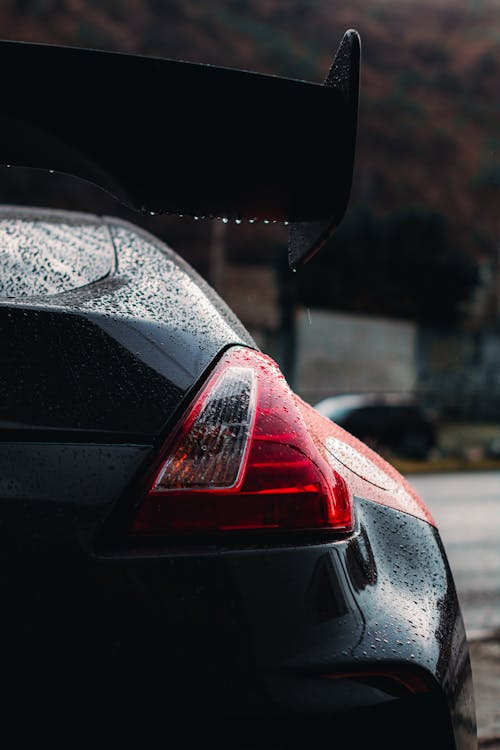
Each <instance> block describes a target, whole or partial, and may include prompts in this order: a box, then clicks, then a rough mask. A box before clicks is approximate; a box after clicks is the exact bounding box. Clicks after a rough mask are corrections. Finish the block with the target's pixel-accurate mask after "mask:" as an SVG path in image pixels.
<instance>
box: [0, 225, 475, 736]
mask: <svg viewBox="0 0 500 750" xmlns="http://www.w3.org/2000/svg"><path fill="white" fill-rule="evenodd" d="M14 214H15V212H14ZM39 215H41V216H43V220H44V221H47V220H48V218H47V215H46V214H44V213H43V212H42V213H41V214H39ZM60 216H61V220H62V221H64V214H61V215H60ZM30 220H31V221H33V220H36V219H34V218H33V216H32V215H31V219H30ZM104 221H105V223H106V226H107V227H108V229H109V232H110V236H111V237H112V240H113V245H114V248H115V250H116V257H117V262H116V269H115V271H114V272H112V273H110V274H109V275H108V276H107V277H106V278H103V279H100V280H97V281H95V282H94V283H91V284H89V285H87V286H83V287H78V288H77V289H74V290H70V291H69V290H66V291H61V292H60V293H57V294H52V295H48V294H43V295H38V296H32V297H29V298H26V297H23V298H20V299H12V300H11V299H9V300H4V301H3V302H1V303H0V326H1V327H2V333H3V347H4V357H3V359H2V368H3V369H2V378H3V383H2V388H3V396H4V398H3V399H2V402H1V403H2V413H1V417H2V422H1V423H0V428H1V436H2V458H1V459H0V467H1V469H2V472H3V477H2V480H3V481H2V482H1V483H0V487H1V488H3V492H2V494H1V495H0V561H1V563H2V564H1V566H0V597H1V600H2V603H3V605H4V611H5V616H4V617H3V618H2V625H1V627H0V635H1V640H0V643H1V644H2V646H1V647H2V680H1V685H2V687H1V693H2V702H1V706H2V709H1V714H2V722H3V726H4V734H5V735H6V736H9V737H11V738H13V737H16V738H22V739H25V740H26V739H27V738H29V739H31V740H34V739H35V738H37V739H39V738H40V737H43V738H45V739H46V738H49V737H50V738H52V739H53V738H57V739H58V740H60V739H67V740H68V739H69V740H71V741H73V739H74V735H75V733H76V731H78V736H79V737H80V738H84V739H85V741H86V742H87V743H88V742H89V741H95V738H96V736H98V737H99V738H100V739H103V738H106V739H107V740H108V741H109V742H113V743H115V744H116V742H118V741H126V740H129V739H130V738H131V737H134V738H135V740H136V741H138V742H139V741H141V742H145V741H148V742H150V743H153V741H155V742H156V741H157V740H158V738H159V737H160V738H165V737H171V736H174V735H175V736H178V734H179V732H181V733H182V738H183V746H184V747H186V748H191V747H193V748H194V747H199V744H200V742H201V741H204V742H205V743H207V742H208V741H210V742H215V743H218V745H219V746H220V747H221V748H224V747H227V748H229V747H231V748H235V747H237V748H248V750H257V748H260V749H262V748H266V750H267V749H269V750H271V749H272V748H276V749H277V748H280V749H281V750H285V748H297V749H298V748H299V747H303V746H304V743H305V742H309V743H311V742H312V743H313V744H314V743H316V744H320V743H321V744H325V743H326V742H330V741H331V739H332V737H335V739H336V741H337V742H338V743H340V744H341V743H344V744H345V743H347V742H348V743H349V746H350V747H353V748H355V747H360V748H361V747H365V746H366V742H367V741H372V742H375V740H376V743H378V745H381V744H382V743H383V745H384V747H386V748H391V747H393V748H396V747H400V746H401V738H402V736H404V738H405V747H407V748H411V747H415V748H417V747H421V746H422V744H425V743H427V744H429V745H430V746H432V742H433V741H438V742H439V745H438V746H439V747H440V750H441V749H443V750H445V749H447V748H450V750H451V749H452V748H459V750H472V748H473V747H474V746H475V744H474V743H475V739H474V737H475V729H474V707H473V701H472V687H471V672H470V663H469V657H468V652H467V647H466V642H465V634H464V628H463V622H462V619H461V615H460V609H459V606H458V600H457V597H456V592H455V589H454V586H453V581H452V578H451V575H450V571H449V567H448V564H447V562H446V556H445V554H444V551H443V548H442V545H441V542H440V539H439V535H438V532H437V530H436V529H435V527H434V525H433V521H432V518H431V517H430V515H429V514H428V512H427V511H426V509H425V506H424V505H423V503H422V502H421V500H420V499H419V498H418V496H417V495H416V494H415V493H413V492H412V491H411V488H409V486H408V485H407V483H406V482H405V480H404V479H403V478H402V477H400V475H399V474H398V473H397V472H396V471H395V470H394V469H392V468H391V467H389V466H388V465H387V464H386V463H385V462H384V461H383V459H381V458H380V457H378V456H377V455H376V454H374V453H373V452H371V451H370V450H369V449H368V448H366V447H363V446H362V445H361V444H360V443H359V441H356V440H355V438H353V437H352V436H349V435H348V434H347V433H345V431H343V430H342V429H341V428H339V427H336V426H335V425H333V424H332V423H331V422H329V421H328V420H327V419H325V418H323V417H321V416H320V415H318V414H317V412H315V411H314V410H313V409H312V408H311V407H308V406H307V405H305V404H303V403H302V402H299V405H300V409H301V413H302V417H303V419H304V420H305V423H306V425H307V426H308V429H309V431H310V434H311V435H312V436H313V438H314V440H315V441H316V442H317V445H318V446H320V447H321V449H322V450H323V451H325V455H326V456H327V457H328V456H329V457H330V458H329V460H330V459H331V460H330V464H331V466H332V468H335V469H336V470H338V471H339V473H340V474H341V476H342V477H343V478H344V479H345V480H346V482H348V485H349V487H350V489H351V492H352V494H353V495H354V497H355V499H354V510H355V527H354V530H353V531H349V532H345V531H343V532H335V533H334V532H330V531H328V532H322V533H318V534H311V533H310V532H307V531H305V532H298V533H295V534H293V535H287V534H281V535H280V534H274V535H273V532H269V533H268V534H266V533H264V532H256V533H253V534H250V535H246V536H240V537H238V536H227V537H224V538H222V537H219V538H218V539H205V540H200V539H194V538H192V539H186V538H184V539H182V540H181V539H179V540H178V541H177V542H172V541H167V540H165V539H163V540H162V539H161V538H153V539H149V540H146V539H141V538H140V537H139V536H138V535H134V534H132V533H130V525H129V526H128V527H127V526H126V525H125V526H124V525H123V524H122V523H118V521H120V522H122V521H123V516H122V511H127V513H128V512H129V510H130V509H133V508H137V506H138V505H139V504H140V502H141V499H142V497H143V496H144V493H145V492H147V490H148V488H149V487H150V485H151V476H152V471H153V469H154V468H155V467H157V466H158V462H160V461H161V460H162V458H163V456H162V450H163V448H164V446H165V441H166V439H167V438H168V437H169V435H171V433H172V430H173V429H174V428H175V426H176V425H177V424H178V422H179V419H180V418H181V417H182V414H183V413H184V412H185V410H186V409H187V407H188V406H189V405H190V404H191V403H192V401H193V399H194V398H195V396H196V394H197V393H198V392H199V389H200V388H201V387H202V385H203V383H204V382H205V380H206V378H207V376H208V374H209V373H210V372H211V370H212V368H213V366H214V364H215V363H216V362H217V361H218V359H219V357H220V356H221V354H222V352H224V351H225V350H226V349H227V348H228V347H230V346H231V345H233V344H235V345H238V346H250V347H254V344H253V341H252V339H251V338H250V337H249V335H248V334H247V333H246V332H245V331H244V329H243V328H242V327H241V325H240V324H239V323H238V321H237V320H236V319H235V318H234V316H233V315H232V314H231V313H230V312H229V311H228V310H227V308H226V307H225V305H224V304H223V303H222V302H221V301H220V300H219V298H218V297H217V296H216V295H215V293H214V292H212V291H210V289H209V288H208V287H207V286H206V284H205V283H204V282H203V281H201V280H199V279H198V277H197V276H196V274H195V273H194V272H193V271H191V270H189V268H188V267H187V266H186V265H185V264H184V263H183V262H182V261H180V260H179V259H178V258H177V257H176V256H175V254H174V253H172V252H171V251H169V250H168V249H166V248H165V247H164V246H163V245H161V243H158V242H157V241H156V240H154V239H153V238H151V237H150V236H149V235H147V234H145V233H143V232H142V231H141V230H136V229H134V228H132V227H131V226H130V225H127V224H123V223H119V222H115V221H114V220H107V219H106V220H104ZM329 440H330V441H332V440H333V441H335V440H336V441H337V442H336V443H332V442H330V443H329V442H328V441H329ZM349 450H350V451H351V452H350V453H349ZM346 451H347V452H346ZM353 456H354V459H353ZM356 456H361V459H362V460H359V461H358V462H357V463H356V460H355V457H356ZM332 462H333V463H332ZM127 513H125V518H127ZM408 726H411V732H410V733H408ZM412 743H413V744H412Z"/></svg>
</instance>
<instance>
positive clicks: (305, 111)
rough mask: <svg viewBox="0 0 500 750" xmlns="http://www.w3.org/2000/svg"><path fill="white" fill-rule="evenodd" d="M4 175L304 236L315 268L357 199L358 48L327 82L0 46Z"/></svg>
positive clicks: (350, 39)
mask: <svg viewBox="0 0 500 750" xmlns="http://www.w3.org/2000/svg"><path fill="white" fill-rule="evenodd" d="M0 61H1V64H2V69H3V70H4V76H3V80H2V97H1V100H0V163H2V164H9V165H15V166H23V167H33V168H37V169H46V170H54V171H58V172H64V173H68V174H72V175H75V176H77V177H80V178H83V179H85V180H88V181H90V182H93V183H95V184H96V185H98V186H100V187H101V188H103V189H105V190H107V191H108V192H109V193H111V194H112V195H113V196H115V197H116V198H117V199H118V200H120V201H121V202H123V203H124V204H125V205H127V206H129V207H131V208H133V209H136V210H141V211H150V212H170V213H178V214H190V215H193V216H200V217H201V216H219V217H228V218H235V219H236V218H238V219H242V220H244V219H266V220H270V221H287V222H289V223H290V224H291V232H290V248H289V251H290V252H289V256H290V262H291V263H292V264H293V265H298V264H300V263H301V262H303V261H305V260H307V259H308V258H309V257H310V256H311V255H312V254H313V252H315V250H316V249H317V248H318V246H319V245H320V244H321V241H323V240H324V239H325V238H326V236H327V235H328V234H329V232H330V231H331V230H332V228H333V227H334V226H336V225H337V224H338V222H339V221H340V219H341V218H342V216H343V214H344V212H345V209H346V206H347V201H348V197H349V192H350V186H351V179H352V169H353V159H354V146H355V138H356V119H357V101H358V82H359V37H358V35H357V33H356V32H354V31H350V32H347V33H346V35H345V37H344V39H343V42H342V44H341V46H340V48H339V52H338V53H337V56H336V58H335V61H334V64H333V66H332V70H331V71H330V73H329V75H328V77H327V79H326V81H325V83H324V84H323V85H321V84H314V83H306V82H303V81H296V80H291V79H286V78H278V77H274V76H266V75H261V74H258V73H249V72H246V71H237V70H232V69H228V68H217V67H212V66H208V65H198V64H194V63H186V62H177V61H173V60H158V59H153V58H147V57H137V56H132V55H123V54H117V53H110V52H100V51H93V50H84V49H77V48H69V47H55V46H48V45H38V44H26V43H19V42H7V41H3V42H0Z"/></svg>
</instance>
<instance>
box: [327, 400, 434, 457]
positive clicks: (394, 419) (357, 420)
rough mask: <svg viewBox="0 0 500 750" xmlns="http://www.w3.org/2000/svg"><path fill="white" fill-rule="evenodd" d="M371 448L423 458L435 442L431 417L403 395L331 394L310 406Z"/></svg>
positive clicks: (416, 403)
mask: <svg viewBox="0 0 500 750" xmlns="http://www.w3.org/2000/svg"><path fill="white" fill-rule="evenodd" d="M314 408H315V409H317V410H318V411H319V413H320V414H323V416H325V417H328V419H331V420H332V421H333V422H336V423H337V424H339V425H341V426H342V427H343V428H344V429H345V430H347V431H348V432H351V433H352V434H353V435H355V436H356V437H358V438H359V439H360V440H362V441H363V442H365V443H368V445H370V446H371V447H372V448H375V449H376V450H380V451H386V452H387V451H390V452H391V453H393V454H395V455H396V456H402V457H405V458H416V459H423V458H427V457H428V455H429V452H430V451H431V450H432V448H433V447H434V446H435V444H436V428H435V424H434V420H433V419H432V418H431V416H430V415H429V414H428V412H426V411H425V410H424V409H423V408H422V407H421V406H420V405H419V403H418V401H417V400H416V399H415V398H414V397H412V396H411V395H407V394H400V393H353V394H345V395H339V396H331V397H330V398H326V399H323V400H322V401H320V402H319V403H317V404H316V405H315V407H314Z"/></svg>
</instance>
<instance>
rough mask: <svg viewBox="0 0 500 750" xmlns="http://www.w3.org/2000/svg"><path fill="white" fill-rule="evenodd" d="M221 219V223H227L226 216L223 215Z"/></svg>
mask: <svg viewBox="0 0 500 750" xmlns="http://www.w3.org/2000/svg"><path fill="white" fill-rule="evenodd" d="M221 221H222V223H223V224H229V219H228V218H227V217H226V216H223V217H222V219H221Z"/></svg>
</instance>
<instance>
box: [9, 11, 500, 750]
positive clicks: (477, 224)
mask: <svg viewBox="0 0 500 750" xmlns="http://www.w3.org/2000/svg"><path fill="white" fill-rule="evenodd" d="M499 19H500V0H420V1H419V2H413V1H412V0H338V1H337V2H321V0H287V2H283V0H232V1H231V0H203V1H202V0H2V3H1V4H0V28H1V29H2V32H1V35H2V36H3V38H5V39H17V40H26V41H35V42H52V43H59V44H67V45H76V46H83V47H91V48H101V49H110V50H116V51H120V52H128V53H141V54H146V55H153V56H159V57H170V58H177V59H184V60H192V61H196V62H205V63H212V64H217V65H224V66H228V67H238V68H245V69H250V70H255V71H260V72H264V73H272V74H279V75H283V76H289V77H293V78H300V79H306V80H310V81H316V82H320V81H322V80H323V78H324V76H325V75H326V73H327V71H328V68H329V66H330V63H331V61H332V59H333V56H334V54H335V50H336V48H337V45H338V43H339V41H340V39H341V37H342V34H343V32H344V31H345V30H346V29H348V28H356V29H358V30H359V32H360V34H361V37H362V44H363V64H362V80H361V106H360V115H359V138H358V151H357V160H356V168H355V175H354V184H353V190H352V200H351V204H350V208H349V210H348V213H347V216H346V219H345V221H344V223H343V224H342V226H341V227H340V229H339V230H338V232H337V233H336V235H335V236H334V237H333V238H332V239H331V240H330V241H329V243H328V245H327V246H326V247H325V248H324V249H323V251H322V252H321V253H320V254H319V255H318V256H317V257H316V258H314V259H313V261H312V262H311V263H310V264H309V265H308V266H307V267H306V268H304V269H302V271H301V272H300V273H295V274H294V273H291V271H290V270H289V268H288V265H287V248H286V244H287V234H286V228H284V227H282V226H277V225H272V224H271V225H265V226H264V225H263V224H254V225H248V224H245V225H244V224H236V223H229V224H223V223H221V222H217V221H215V222H209V221H207V222H199V221H195V220H194V219H191V218H188V217H183V218H176V217H170V216H155V217H151V216H143V215H140V214H139V215H137V214H133V213H132V212H130V211H128V210H127V209H125V208H123V207H121V206H120V205H119V204H118V203H116V202H115V201H114V200H112V199H111V198H110V197H109V196H107V195H106V194H105V193H103V192H101V191H99V190H98V189H97V188H94V187H92V186H91V185H89V184H86V183H83V182H78V181H77V180H74V179H72V178H69V177H65V176H63V175H57V174H54V175H47V174H42V173H35V172H30V171H27V170H20V169H8V168H6V167H0V202H3V203H14V204H24V205H30V204H32V205H41V206H55V207H62V208H68V209H76V210H87V211H94V212H98V213H106V214H113V215H119V216H122V217H124V218H126V219H129V220H130V221H133V222H135V223H138V224H141V225H142V226H144V227H146V228H147V229H149V230H151V231H152V232H153V233H154V234H156V235H158V236H160V237H161V238H162V239H164V240H165V241H166V242H167V243H168V244H169V245H170V246H171V247H173V248H174V249H175V250H176V251H177V252H178V253H179V254H181V255H182V256H183V257H185V258H186V259H187V260H188V261H189V262H190V263H191V264H192V265H193V266H194V267H195V268H196V269H197V270H198V271H200V272H201V274H202V275H203V276H205V277H206V278H208V280H209V281H210V282H211V283H212V285H213V286H214V287H215V288H216V289H217V291H218V292H219V293H220V295H221V296H222V297H223V298H224V299H225V300H226V301H227V302H228V303H229V305H230V306H231V307H232V308H233V309H234V310H235V312H236V313H237V314H238V315H239V316H240V318H241V319H242V321H243V322H244V323H245V325H246V326H247V328H248V329H249V330H250V331H251V333H252V334H253V336H254V338H255V340H256V342H257V343H258V344H259V346H260V347H261V348H262V349H263V350H264V351H266V352H267V353H269V354H271V356H273V357H274V358H275V359H277V360H278V362H279V363H280V365H281V366H282V369H283V370H284V372H285V374H286V376H287V377H288V379H289V381H290V382H291V384H292V385H293V386H294V387H295V389H296V390H297V391H298V393H299V394H300V395H301V396H302V397H303V398H304V399H305V400H306V401H309V402H310V403H311V404H313V405H316V404H318V403H319V404H320V406H319V407H318V408H320V409H321V410H322V411H323V413H325V414H327V415H328V416H331V417H332V418H333V419H335V421H337V422H339V423H341V424H343V425H344V426H345V427H346V428H347V429H348V430H349V431H351V432H353V433H354V434H356V435H358V436H359V437H361V438H362V439H363V440H365V441H366V442H368V443H369V444H371V445H372V446H373V447H375V448H376V449H377V450H379V451H380V452H382V453H383V454H384V455H385V456H386V457H387V458H388V459H389V460H390V461H392V462H393V463H395V464H396V465H397V466H398V468H400V470H401V471H403V473H405V474H408V475H411V481H412V482H413V483H414V484H415V486H416V487H417V489H418V490H419V491H420V492H421V494H422V495H423V497H424V499H425V500H426V502H427V503H428V505H429V507H430V509H431V511H432V513H433V514H434V515H435V518H436V520H437V521H438V524H439V527H440V530H441V533H442V536H443V539H444V542H445V545H446V548H447V552H448V555H449V558H450V562H451V565H452V569H453V571H454V575H455V580H456V582H457V587H458V590H459V596H460V600H461V603H462V608H463V611H464V616H465V622H466V628H467V632H468V635H469V639H470V643H471V650H472V656H473V667H474V677H475V681H476V693H477V703H478V717H479V727H480V737H481V741H482V743H483V744H484V745H485V746H486V745H487V746H488V747H500V713H499V706H500V675H499V672H500V669H499V665H500V638H499V634H500V538H499V537H500V502H499V501H500V473H499V472H498V469H499V468H500V212H499V198H500V127H499V125H500V97H499V95H498V82H499V80H500V20H499ZM2 73H3V75H4V76H5V75H15V71H8V70H7V71H5V70H3V71H2ZM47 86H48V87H57V88H58V89H59V90H60V94H61V97H64V92H65V87H67V86H71V81H68V80H66V77H65V76H64V71H61V77H60V79H59V80H51V81H47ZM168 93H169V92H168V89H166V90H158V92H157V97H156V99H155V100H154V101H151V102H150V107H149V109H148V111H147V112H145V113H144V117H147V118H162V119H164V120H165V137H166V140H168V122H169V120H170V119H171V118H173V117H175V116H176V112H175V111H172V110H171V109H170V107H169V95H168ZM112 97H113V92H112V91H110V98H112ZM128 106H130V103H129V102H127V101H116V102H115V110H116V127H117V129H118V128H119V127H120V121H121V120H122V118H126V117H127V108H128ZM95 116H96V118H98V117H99V112H98V111H96V113H95ZM265 116H266V113H265V112H263V113H262V117H265ZM208 117H210V112H200V122H199V125H200V129H202V128H203V123H204V121H205V119H206V118H208ZM287 117H293V113H283V122H284V127H286V121H287V119H286V118H287ZM332 137H334V133H332ZM242 148H244V144H242ZM325 148H328V144H325ZM234 158H235V159H237V158H238V154H237V153H235V155H234ZM318 168H321V165H318ZM241 179H242V180H244V179H245V175H244V174H242V175H241ZM332 179H333V176H332ZM418 473H420V476H419V474H418ZM495 738H496V739H495ZM495 742H497V744H495Z"/></svg>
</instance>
